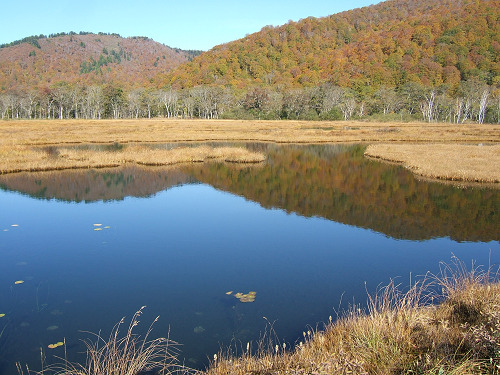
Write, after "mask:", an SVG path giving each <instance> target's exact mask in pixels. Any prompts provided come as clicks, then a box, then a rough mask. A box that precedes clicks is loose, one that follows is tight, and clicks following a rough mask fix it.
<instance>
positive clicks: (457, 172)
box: [365, 144, 500, 183]
mask: <svg viewBox="0 0 500 375" xmlns="http://www.w3.org/2000/svg"><path fill="white" fill-rule="evenodd" d="M365 155H366V156H369V157H372V158H377V159H382V160H387V161H390V162H397V163H401V164H403V165H404V166H405V167H406V168H408V169H409V170H411V171H412V172H413V173H415V174H418V175H421V176H424V177H428V178H436V179H442V180H451V181H468V182H488V183H498V182H500V168H499V166H500V145H491V146H483V145H460V144H456V145H449V144H425V145H424V144H419V145H403V144H375V145H370V146H368V148H367V149H366V151H365Z"/></svg>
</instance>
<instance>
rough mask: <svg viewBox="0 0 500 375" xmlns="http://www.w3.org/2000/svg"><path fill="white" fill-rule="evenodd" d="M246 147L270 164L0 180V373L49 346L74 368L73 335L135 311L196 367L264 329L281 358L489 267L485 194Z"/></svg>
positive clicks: (493, 199) (493, 257) (351, 161)
mask: <svg viewBox="0 0 500 375" xmlns="http://www.w3.org/2000/svg"><path fill="white" fill-rule="evenodd" d="M249 147H253V148H257V149H261V150H263V151H265V152H266V153H267V154H268V155H269V159H268V161H267V162H266V163H265V164H264V165H261V166H250V167H249V166H241V165H239V166H235V165H227V164H206V165H193V166H183V167H179V168H139V167H133V166H127V167H123V168H121V169H106V170H85V171H65V172H57V173H52V172H47V173H31V174H30V173H21V174H14V175H7V176H0V186H1V187H2V190H1V191H0V207H1V214H0V256H1V257H2V260H1V262H0V313H5V314H6V316H5V317H3V318H0V330H2V329H3V328H5V329H4V331H3V334H2V335H1V337H0V373H1V374H9V375H10V374H14V373H15V367H14V363H15V362H16V361H20V362H21V363H28V364H29V365H30V368H32V369H37V370H39V369H40V360H39V358H40V354H39V351H40V349H39V348H40V347H43V348H44V351H45V352H46V356H47V362H49V363H50V362H53V360H54V359H53V355H54V354H56V355H62V351H60V350H61V348H57V349H53V350H51V349H47V345H48V344H51V343H55V342H58V341H62V339H63V338H65V339H66V342H67V343H68V353H69V356H70V358H72V359H75V360H80V361H83V357H82V355H81V354H79V352H81V351H83V350H84V347H83V345H82V343H81V341H80V340H81V339H84V338H89V337H90V336H89V335H88V334H86V333H83V332H81V331H90V332H99V331H101V333H102V335H103V336H107V335H108V334H109V332H110V330H111V328H112V327H113V326H114V324H115V323H116V322H118V321H119V320H120V319H121V318H122V317H123V316H127V317H131V316H132V314H133V313H134V312H135V311H136V310H137V309H139V308H140V307H141V306H143V305H146V306H147V308H146V309H145V314H144V315H143V317H142V319H141V321H142V323H143V327H139V328H140V329H139V330H141V328H142V329H147V327H148V326H149V324H150V323H151V322H152V321H153V319H154V318H155V317H156V316H157V315H160V319H159V321H158V323H157V324H156V325H155V328H154V333H155V334H156V335H157V336H166V335H167V334H168V333H169V332H170V337H171V338H172V339H174V340H176V341H179V342H180V343H182V346H181V350H182V354H181V357H182V359H183V360H185V362H186V363H187V364H188V365H190V366H193V367H198V368H203V366H204V365H205V364H206V363H207V358H209V357H210V358H211V357H212V356H213V354H214V353H216V352H217V351H218V350H219V348H220V347H221V346H227V345H229V344H231V342H233V343H234V342H236V343H240V342H241V343H242V345H243V346H246V342H248V341H251V340H256V339H258V338H259V335H260V333H261V332H263V331H264V329H265V327H266V321H271V322H273V321H274V322H275V323H274V328H275V330H276V332H277V334H278V336H279V337H280V338H282V339H283V340H284V341H286V342H287V343H289V344H292V345H293V344H294V343H295V342H296V341H297V340H298V339H300V337H302V331H303V330H304V329H307V327H308V325H309V326H312V327H316V326H317V325H318V324H321V322H325V321H327V320H328V317H329V316H330V315H335V310H334V309H337V308H338V307H339V306H343V307H346V306H347V305H348V304H349V303H352V302H353V301H354V302H356V303H361V304H362V303H364V302H365V301H366V291H367V290H368V291H370V292H373V291H374V290H376V288H377V287H378V286H379V285H383V284H386V283H387V282H389V280H390V279H391V278H398V281H399V282H401V283H402V284H403V285H407V284H408V283H409V280H410V277H412V278H413V279H415V278H416V277H417V276H418V275H423V274H425V273H426V272H427V271H431V272H435V273H436V272H438V270H439V262H441V261H449V260H450V259H451V256H452V254H454V255H455V256H457V257H459V258H460V259H462V260H463V261H464V262H465V263H467V264H471V262H472V260H475V261H476V263H477V264H482V265H488V263H496V264H498V263H499V261H500V245H499V239H500V233H499V232H500V194H499V191H498V190H492V189H471V188H460V187H454V186H449V185H442V184H437V183H430V182H425V181H419V180H418V179H416V178H415V177H414V176H413V175H411V174H410V173H408V172H407V171H406V170H404V169H402V168H400V167H397V166H393V165H386V164H382V163H378V162H374V161H369V160H365V159H364V158H363V156H362V152H363V148H362V147H361V146H350V147H347V146H287V147H279V146H272V145H249ZM94 224H101V225H100V226H94ZM13 225H15V226H13ZM108 227H109V228H108ZM97 228H99V229H102V230H98V231H96V230H95V229H97ZM410 275H411V276H410ZM19 280H23V281H24V283H22V284H17V285H16V284H15V281H19ZM228 291H233V292H234V293H235V292H242V293H248V292H249V291H255V292H257V296H256V299H255V302H253V303H241V302H240V301H239V300H237V299H236V298H235V297H234V296H232V295H226V292H228ZM234 293H233V294H234ZM264 317H265V318H266V319H267V320H266V319H264ZM58 351H59V352H58Z"/></svg>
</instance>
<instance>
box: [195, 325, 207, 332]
mask: <svg viewBox="0 0 500 375" xmlns="http://www.w3.org/2000/svg"><path fill="white" fill-rule="evenodd" d="M193 331H194V333H203V332H205V328H203V327H202V326H198V327H194V329H193Z"/></svg>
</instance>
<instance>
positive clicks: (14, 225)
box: [11, 224, 19, 227]
mask: <svg viewBox="0 0 500 375" xmlns="http://www.w3.org/2000/svg"><path fill="white" fill-rule="evenodd" d="M18 226H19V224H12V225H11V227H18Z"/></svg>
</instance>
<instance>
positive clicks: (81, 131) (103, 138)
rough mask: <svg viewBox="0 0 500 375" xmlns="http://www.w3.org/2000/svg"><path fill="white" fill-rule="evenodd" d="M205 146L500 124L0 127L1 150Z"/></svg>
mask: <svg viewBox="0 0 500 375" xmlns="http://www.w3.org/2000/svg"><path fill="white" fill-rule="evenodd" d="M207 141H256V142H276V143H281V142H285V143H325V142H349V143H371V142H439V143H449V142H469V143H471V142H475V143H480V142H499V141H500V125H478V124H468V125H454V124H442V123H435V124H434V123H432V124H428V123H368V122H366V123H365V122H356V121H350V122H343V121H337V122H329V121H318V122H311V121H245V120H178V119H150V120H149V119H142V120H31V121H30V120H23V121H2V122H0V146H4V145H59V144H64V143H70V144H75V143H112V142H118V143H128V142H156V143H165V142H207Z"/></svg>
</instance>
